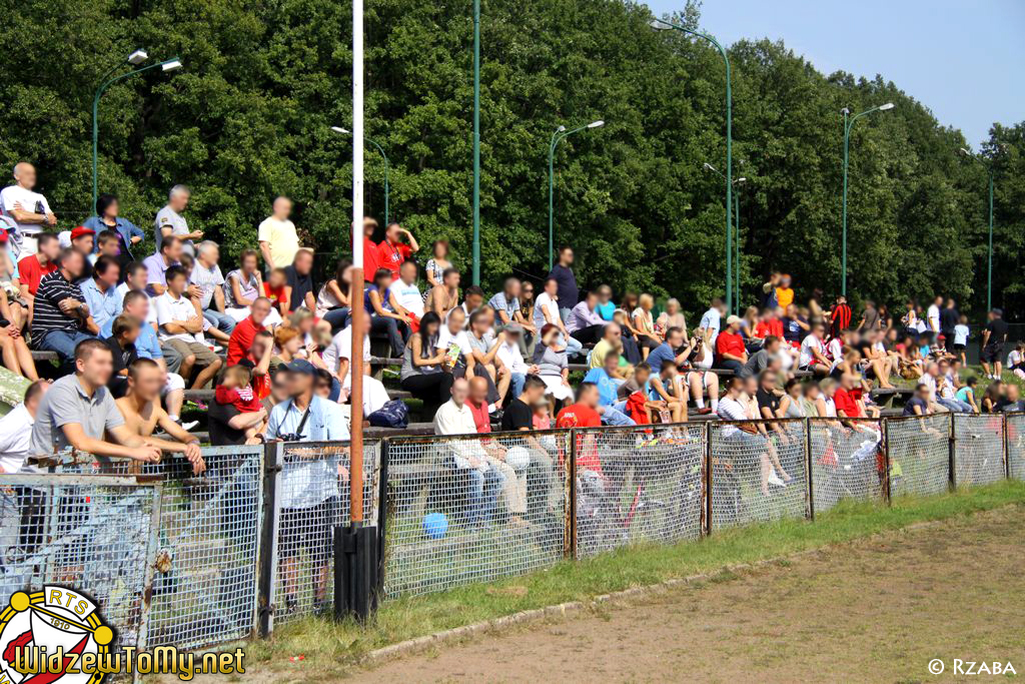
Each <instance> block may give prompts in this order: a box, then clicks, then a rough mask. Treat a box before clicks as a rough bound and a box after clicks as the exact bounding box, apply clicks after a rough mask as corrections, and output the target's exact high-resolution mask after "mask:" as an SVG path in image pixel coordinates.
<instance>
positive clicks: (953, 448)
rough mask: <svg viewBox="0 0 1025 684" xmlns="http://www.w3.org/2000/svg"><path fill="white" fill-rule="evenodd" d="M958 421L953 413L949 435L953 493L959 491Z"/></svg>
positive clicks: (950, 473) (951, 489) (950, 474)
mask: <svg viewBox="0 0 1025 684" xmlns="http://www.w3.org/2000/svg"><path fill="white" fill-rule="evenodd" d="M956 420H957V418H956V417H955V416H954V414H953V413H951V414H950V432H949V433H948V437H949V439H950V464H949V465H948V466H947V468H948V469H949V470H950V472H949V473H948V475H949V477H950V491H952V492H953V491H956V490H957V471H956V470H955V468H956V467H957V455H956V452H957V426H956V423H955V421H956Z"/></svg>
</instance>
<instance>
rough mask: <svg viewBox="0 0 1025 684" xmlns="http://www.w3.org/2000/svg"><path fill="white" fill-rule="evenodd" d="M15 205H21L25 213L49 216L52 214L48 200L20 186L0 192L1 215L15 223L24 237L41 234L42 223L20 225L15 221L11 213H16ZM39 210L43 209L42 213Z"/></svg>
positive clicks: (9, 186) (10, 187)
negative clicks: (48, 214)
mask: <svg viewBox="0 0 1025 684" xmlns="http://www.w3.org/2000/svg"><path fill="white" fill-rule="evenodd" d="M15 204H20V205H21V208H22V210H24V211H31V212H33V213H37V214H38V213H43V214H47V213H50V204H49V202H47V201H46V198H45V197H43V196H42V195H40V194H39V193H38V192H33V191H32V190H26V189H25V188H23V187H21V186H20V185H8V186H7V187H6V188H4V189H3V190H0V213H2V214H3V215H4V216H6V217H7V218H9V219H10V220H11V221H13V222H14V223H15V224H16V225H17V226H18V230H20V231H21V232H22V234H24V235H35V234H36V233H41V232H42V231H43V227H44V226H43V224H42V223H18V222H17V221H15V220H14V214H12V213H11V212H13V211H14V205H15ZM39 209H42V212H40V211H39Z"/></svg>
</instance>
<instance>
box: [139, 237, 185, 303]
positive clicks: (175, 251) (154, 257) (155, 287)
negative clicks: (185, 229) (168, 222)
mask: <svg viewBox="0 0 1025 684" xmlns="http://www.w3.org/2000/svg"><path fill="white" fill-rule="evenodd" d="M181 258H182V243H181V240H179V239H178V238H176V237H169V238H167V239H166V240H164V241H163V242H162V243H161V246H160V251H159V252H157V253H156V254H151V255H150V256H148V257H146V259H145V260H144V261H143V262H142V263H143V264H145V265H146V278H147V280H146V294H148V295H149V296H150V297H159V296H160V295H162V294H164V292H165V291H166V290H167V269H169V268H171V267H172V266H180V265H181Z"/></svg>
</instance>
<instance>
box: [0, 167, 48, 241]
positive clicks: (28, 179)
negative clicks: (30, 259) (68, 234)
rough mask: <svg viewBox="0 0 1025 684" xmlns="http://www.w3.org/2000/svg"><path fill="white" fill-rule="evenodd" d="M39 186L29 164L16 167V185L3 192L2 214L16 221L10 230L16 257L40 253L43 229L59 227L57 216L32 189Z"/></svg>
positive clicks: (0, 195) (33, 169)
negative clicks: (38, 244)
mask: <svg viewBox="0 0 1025 684" xmlns="http://www.w3.org/2000/svg"><path fill="white" fill-rule="evenodd" d="M35 186H36V169H35V167H34V166H32V165H31V164H29V163H28V162H19V163H17V164H15V166H14V185H8V186H7V187H6V188H4V189H3V190H0V215H2V216H4V217H5V218H7V219H9V220H10V221H12V222H13V224H14V226H15V227H16V229H15V230H13V231H11V233H12V238H13V241H14V243H15V246H16V249H15V253H16V254H17V256H19V257H21V256H22V255H25V256H28V255H31V254H35V253H36V252H37V251H38V247H37V243H36V238H37V236H38V235H39V234H40V233H41V232H42V231H43V229H45V228H47V227H50V228H52V227H53V226H56V225H57V217H56V216H54V214H53V212H52V211H50V204H49V203H48V202H47V201H46V198H45V197H43V196H42V195H41V194H39V193H38V192H35V191H34V190H33V188H35Z"/></svg>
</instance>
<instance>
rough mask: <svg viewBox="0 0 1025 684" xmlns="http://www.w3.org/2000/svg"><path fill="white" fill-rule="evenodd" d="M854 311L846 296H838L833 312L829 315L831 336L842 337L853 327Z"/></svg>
mask: <svg viewBox="0 0 1025 684" xmlns="http://www.w3.org/2000/svg"><path fill="white" fill-rule="evenodd" d="M853 313H854V312H853V311H851V307H850V305H849V304H848V303H847V298H846V297H844V296H843V295H840V296H839V297H837V298H836V305H835V306H834V307H833V312H832V314H831V315H830V317H829V335H830V337H840V335H842V334H843V333H844V332H845V331H846V330H847V329H848V328H850V327H851V316H852V315H853Z"/></svg>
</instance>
